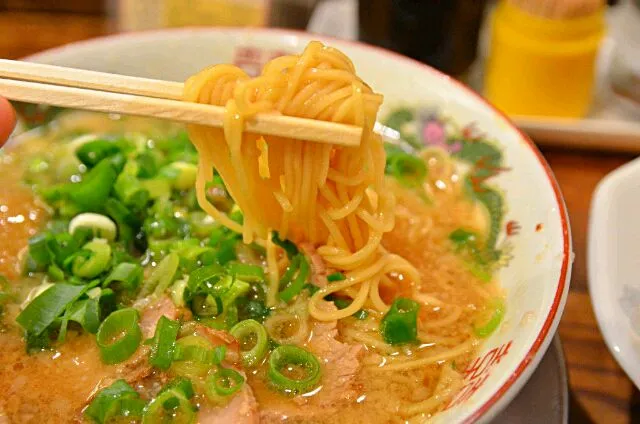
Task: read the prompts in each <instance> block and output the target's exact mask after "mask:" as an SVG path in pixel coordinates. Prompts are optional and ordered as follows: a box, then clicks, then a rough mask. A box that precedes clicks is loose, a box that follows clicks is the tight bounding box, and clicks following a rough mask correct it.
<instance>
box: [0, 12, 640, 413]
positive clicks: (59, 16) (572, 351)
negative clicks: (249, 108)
mask: <svg viewBox="0 0 640 424" xmlns="http://www.w3.org/2000/svg"><path fill="white" fill-rule="evenodd" d="M110 28H111V26H110V25H109V23H108V22H107V20H106V19H105V18H104V17H101V16H98V15H95V16H92V15H81V14H64V13H56V14H47V13H20V12H0V58H7V59H17V58H20V57H22V56H25V55H28V54H31V53H35V52H37V51H40V50H44V49H48V48H51V47H56V46H59V45H61V44H65V43H69V42H73V41H77V40H82V39H86V38H91V37H96V36H100V35H105V34H108V33H109V32H110V31H111V29H110ZM543 153H544V155H545V157H546V158H547V160H548V161H549V163H550V165H551V168H553V171H554V172H555V175H556V178H557V179H558V181H559V183H560V186H561V188H562V192H563V194H564V198H565V200H566V203H567V207H568V209H569V215H570V218H571V226H572V233H573V247H574V251H575V254H576V258H575V262H574V265H573V274H572V278H571V289H570V292H569V298H568V300H567V305H566V308H565V311H564V316H563V318H562V321H561V322H560V330H559V331H560V337H561V340H562V343H563V346H564V351H565V355H566V359H567V363H568V370H569V379H570V389H571V409H570V422H572V423H573V422H575V423H588V422H595V423H632V422H640V394H639V392H638V391H637V389H636V388H635V387H634V386H633V384H632V383H631V381H630V380H629V379H628V378H627V377H626V375H625V374H624V372H623V371H622V369H621V368H620V366H619V365H618V364H617V363H616V362H615V360H614V358H613V357H612V356H611V354H610V353H609V351H608V349H607V347H606V345H605V344H604V341H603V338H602V335H601V333H600V331H599V330H598V326H597V323H596V319H595V316H594V313H593V309H592V307H591V299H590V298H589V292H588V290H587V264H586V257H587V250H586V247H587V227H588V220H589V205H590V202H591V197H592V195H593V191H594V189H595V187H596V185H597V183H598V182H599V181H600V180H601V179H602V177H604V176H605V175H606V174H607V173H609V172H610V171H612V170H613V169H615V168H617V167H618V166H620V165H622V164H624V163H626V162H628V161H629V160H631V159H632V158H633V157H632V156H630V155H624V154H611V155H608V154H603V153H590V152H577V151H566V150H557V149H554V150H549V149H543Z"/></svg>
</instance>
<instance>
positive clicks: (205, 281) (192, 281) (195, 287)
mask: <svg viewBox="0 0 640 424" xmlns="http://www.w3.org/2000/svg"><path fill="white" fill-rule="evenodd" d="M187 287H188V291H186V292H185V294H186V296H185V300H186V301H187V302H188V303H190V306H191V310H192V311H193V312H194V313H195V314H196V315H199V316H201V317H217V316H219V315H221V314H222V313H223V311H225V310H226V309H227V308H229V307H230V306H231V305H232V304H233V303H234V302H235V300H236V299H237V298H238V297H240V296H243V295H245V294H246V293H247V292H248V291H249V289H250V287H251V286H250V284H249V283H247V282H245V281H242V280H239V279H236V278H234V277H232V276H230V275H228V274H227V273H226V272H225V271H224V270H223V268H222V267H220V266H218V265H209V266H204V267H201V268H198V269H196V270H195V271H193V272H192V273H191V275H190V276H189V281H188V283H187ZM234 323H235V322H234ZM232 325H233V324H232Z"/></svg>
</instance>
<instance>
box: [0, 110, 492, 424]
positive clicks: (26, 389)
mask: <svg viewBox="0 0 640 424" xmlns="http://www.w3.org/2000/svg"><path fill="white" fill-rule="evenodd" d="M166 128H169V124H166V123H158V122H154V121H149V120H144V119H136V118H127V119H109V118H106V117H105V116H104V115H97V114H88V113H73V114H69V115H66V116H63V117H62V118H61V119H59V120H58V121H57V122H56V124H55V125H54V126H53V127H52V128H51V129H50V130H48V131H44V132H36V133H34V134H32V135H31V137H30V138H29V139H28V142H23V143H17V144H15V143H14V145H13V146H10V147H9V149H8V152H7V153H6V154H4V155H2V156H0V173H1V174H2V175H3V176H5V181H6V183H5V184H3V187H2V188H0V237H2V240H4V241H8V242H6V243H3V244H2V245H0V274H4V275H6V276H7V277H9V279H10V284H12V285H13V286H14V287H17V288H20V287H22V288H23V290H22V291H24V290H26V289H28V288H30V287H33V285H34V283H33V281H31V280H29V279H28V278H26V277H20V270H21V258H22V254H21V252H23V251H24V250H25V249H26V246H27V241H28V239H29V237H31V236H33V235H34V234H35V233H36V232H37V231H38V230H39V229H40V228H42V226H43V225H44V223H45V222H46V219H47V217H48V212H47V208H46V206H45V205H44V204H42V203H41V202H40V201H39V200H38V199H37V198H36V197H35V196H34V195H33V193H32V191H31V189H30V188H29V187H27V186H25V185H24V184H23V183H22V182H21V180H22V176H23V173H24V170H25V169H26V167H27V166H28V158H29V157H30V156H31V155H32V154H33V153H34V152H42V151H46V150H47V146H48V145H49V143H52V142H54V140H55V139H65V140H69V139H71V138H73V135H74V134H77V133H80V132H103V131H122V132H128V131H131V132H133V131H154V132H156V133H159V134H161V133H162V131H164V130H165V129H166ZM69 154H72V152H69ZM392 187H393V188H394V191H395V192H396V196H397V203H398V206H397V211H398V216H397V218H396V226H395V229H394V230H393V231H392V232H390V233H388V234H386V235H385V237H384V239H383V245H384V247H385V248H386V249H387V250H389V251H391V252H393V253H396V254H399V255H401V256H403V257H404V258H406V259H407V260H408V261H410V262H411V263H412V264H413V265H414V266H415V267H416V268H417V269H418V270H419V272H420V274H421V277H422V283H421V284H420V287H409V286H406V285H403V284H402V283H400V286H401V287H402V290H401V292H400V293H396V294H401V295H408V294H410V293H412V292H414V291H416V292H420V293H425V294H427V295H429V296H432V297H436V298H437V299H439V300H440V301H442V302H443V303H444V304H445V305H447V306H429V307H426V306H423V307H422V312H421V314H422V318H423V319H424V320H425V322H427V323H432V324H434V325H427V326H421V327H420V338H421V341H422V342H423V344H422V345H420V346H414V347H411V348H409V349H408V351H407V349H405V350H404V351H396V352H391V358H392V359H393V358H394V357H395V358H400V357H402V360H406V361H410V360H413V359H419V358H426V357H429V356H431V355H434V354H438V353H441V352H445V351H447V350H450V349H452V348H454V347H455V346H457V345H459V344H462V343H465V342H470V341H474V340H475V336H474V335H473V333H472V331H471V329H472V328H473V324H474V323H475V322H477V321H478V320H479V319H481V317H482V316H484V315H483V314H486V312H487V311H486V310H487V308H488V303H489V301H490V300H491V299H492V298H495V297H499V296H500V289H499V287H498V285H497V283H496V282H495V281H493V282H491V283H483V282H481V281H480V280H478V279H477V278H476V277H474V276H473V275H472V273H471V272H469V271H468V270H467V269H466V268H465V267H464V266H462V264H461V261H460V259H459V258H458V257H457V256H456V255H455V253H454V252H453V251H452V250H451V247H450V245H449V243H448V235H449V234H450V233H451V231H453V230H455V229H456V228H459V227H466V228H470V229H476V230H479V231H482V230H484V229H485V227H486V222H485V221H486V219H485V217H484V216H483V214H482V212H481V211H479V210H478V208H477V206H476V205H474V204H472V203H471V202H469V201H468V200H466V199H465V198H464V196H462V195H461V194H460V193H459V192H452V193H450V194H442V195H439V196H438V199H437V200H438V202H437V205H433V204H432V205H427V204H425V202H424V201H423V200H422V199H420V198H419V197H417V196H416V195H415V194H413V193H411V192H409V191H406V190H404V189H402V188H400V187H399V186H397V185H392ZM2 205H4V206H5V207H4V208H3V207H2ZM19 215H22V216H23V219H22V220H20V219H19V218H18V219H15V218H12V219H11V220H9V218H10V217H16V216H19ZM18 221H19V222H18ZM453 309H455V311H459V317H458V318H457V319H455V320H454V321H453V322H447V319H448V318H451V316H452V315H451V314H452V313H453V312H452V310H453ZM18 312H19V310H18V309H17V306H16V305H13V306H11V307H9V308H7V311H6V313H5V314H4V316H3V317H2V324H3V325H2V333H0V364H3V365H2V366H0V393H3V396H2V397H1V399H0V422H2V421H1V418H2V416H3V414H4V415H6V417H8V418H9V420H10V421H9V422H12V423H22V422H38V421H39V422H65V421H69V420H70V418H71V417H74V416H77V413H78V412H79V411H80V409H81V408H82V407H83V405H84V403H85V402H86V400H87V398H89V397H90V395H91V392H92V390H93V389H94V388H95V387H96V385H97V384H98V383H99V382H100V380H101V379H103V378H105V377H107V376H108V375H110V374H111V373H113V367H110V366H106V365H104V364H102V363H101V361H100V359H99V354H98V349H97V347H96V344H95V340H94V337H93V336H90V335H82V334H81V335H79V334H76V333H74V332H70V334H69V336H68V340H67V342H66V343H65V344H64V345H62V346H61V347H60V348H58V349H56V350H54V351H46V352H41V353H37V354H35V355H27V354H26V352H25V349H24V341H23V339H22V337H21V331H20V329H19V328H18V326H17V324H15V321H14V320H15V316H16V315H17V313H18ZM380 318H381V317H380V316H375V314H374V315H372V317H371V318H370V319H369V320H365V321H364V322H360V321H357V320H355V319H352V318H347V319H345V320H343V321H341V322H340V323H339V326H338V330H339V332H338V337H337V338H338V340H339V341H341V342H345V343H359V342H357V341H355V340H353V338H352V337H351V336H350V335H348V334H351V332H350V330H355V331H360V332H364V333H367V331H369V332H371V331H370V330H371V329H373V328H375V326H376V325H377V323H378V322H379V319H380ZM438 323H444V324H442V325H435V324H438ZM347 333H348V334H347ZM367 334H369V333H367ZM311 337H313V335H312V336H311ZM476 352H477V346H476V345H474V347H473V348H471V349H468V350H466V351H464V352H462V353H461V354H460V355H457V356H456V357H455V358H453V359H451V360H447V361H445V362H444V363H435V364H431V365H427V366H423V367H420V368H417V369H412V370H407V371H397V372H384V371H383V369H384V367H380V365H381V364H383V363H384V362H385V361H386V359H385V357H384V355H383V353H385V352H381V351H380V350H377V349H375V348H367V349H365V352H364V356H363V358H362V368H361V369H360V371H359V373H358V374H357V376H356V384H355V388H356V391H357V396H355V397H354V398H353V399H350V402H349V403H348V405H347V406H346V407H344V406H343V407H341V408H340V410H339V412H338V413H335V414H331V415H330V422H338V423H341V422H344V423H353V422H367V423H368V422H402V421H404V418H400V416H399V412H401V411H402V408H403V407H406V406H407V405H410V404H414V403H418V402H422V401H425V400H427V399H429V398H431V397H432V396H433V395H434V394H435V392H436V389H437V387H438V383H439V381H440V379H441V376H442V375H443V370H444V367H449V369H453V370H454V373H455V374H458V371H456V370H462V369H464V367H465V366H466V364H467V363H468V361H469V360H470V359H471V358H472V357H473V356H474V355H475V353H476ZM386 354H389V352H386ZM266 366H267V365H266V364H263V365H262V368H260V369H258V370H257V371H255V372H253V373H251V374H250V375H249V380H248V381H249V383H250V384H251V387H252V389H253V391H254V394H255V396H256V398H257V401H258V404H262V405H270V404H277V405H281V406H282V408H281V410H282V411H283V413H282V414H281V417H280V418H284V416H286V411H287V410H300V409H301V408H302V410H305V411H313V410H314V407H318V405H317V404H318V402H319V401H318V399H320V397H319V396H318V397H317V398H316V397H315V396H309V397H304V398H296V399H290V398H285V397H283V396H281V395H279V394H277V393H275V392H274V391H272V390H271V389H270V388H269V385H268V383H266V381H265V378H264V376H265V374H266V373H265V370H266ZM447 372H449V371H447ZM321 390H322V389H320V391H321ZM436 411H437V408H436V409H435V410H434V411H432V412H436ZM430 414H431V412H430V413H426V414H424V415H423V416H424V417H427V416H429V415H430ZM314 416H315V415H314V414H313V413H311V414H310V415H308V416H307V417H306V418H305V419H304V420H303V421H304V422H327V420H328V418H327V416H326V414H320V413H319V414H318V415H317V418H316V419H314Z"/></svg>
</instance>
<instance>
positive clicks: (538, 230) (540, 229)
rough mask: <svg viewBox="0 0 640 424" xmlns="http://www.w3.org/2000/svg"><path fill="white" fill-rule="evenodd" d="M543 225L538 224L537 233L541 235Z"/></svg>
mask: <svg viewBox="0 0 640 424" xmlns="http://www.w3.org/2000/svg"><path fill="white" fill-rule="evenodd" d="M542 228H543V226H542V224H536V233H539V232H540V231H542Z"/></svg>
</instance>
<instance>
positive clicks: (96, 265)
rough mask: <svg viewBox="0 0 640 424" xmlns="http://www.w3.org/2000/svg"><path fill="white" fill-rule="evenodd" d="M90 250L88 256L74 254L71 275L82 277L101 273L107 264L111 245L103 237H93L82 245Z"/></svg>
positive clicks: (109, 258) (90, 276)
mask: <svg viewBox="0 0 640 424" xmlns="http://www.w3.org/2000/svg"><path fill="white" fill-rule="evenodd" d="M82 249H83V250H87V251H89V252H90V254H89V256H88V257H84V256H76V257H75V258H74V260H73V266H72V271H73V275H75V276H77V277H82V278H93V277H96V276H97V275H99V274H101V273H102V272H103V271H105V270H106V269H107V267H108V266H109V262H110V260H111V246H109V243H107V241H106V240H105V239H93V240H92V241H90V242H89V243H87V244H85V245H84V246H82Z"/></svg>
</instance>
